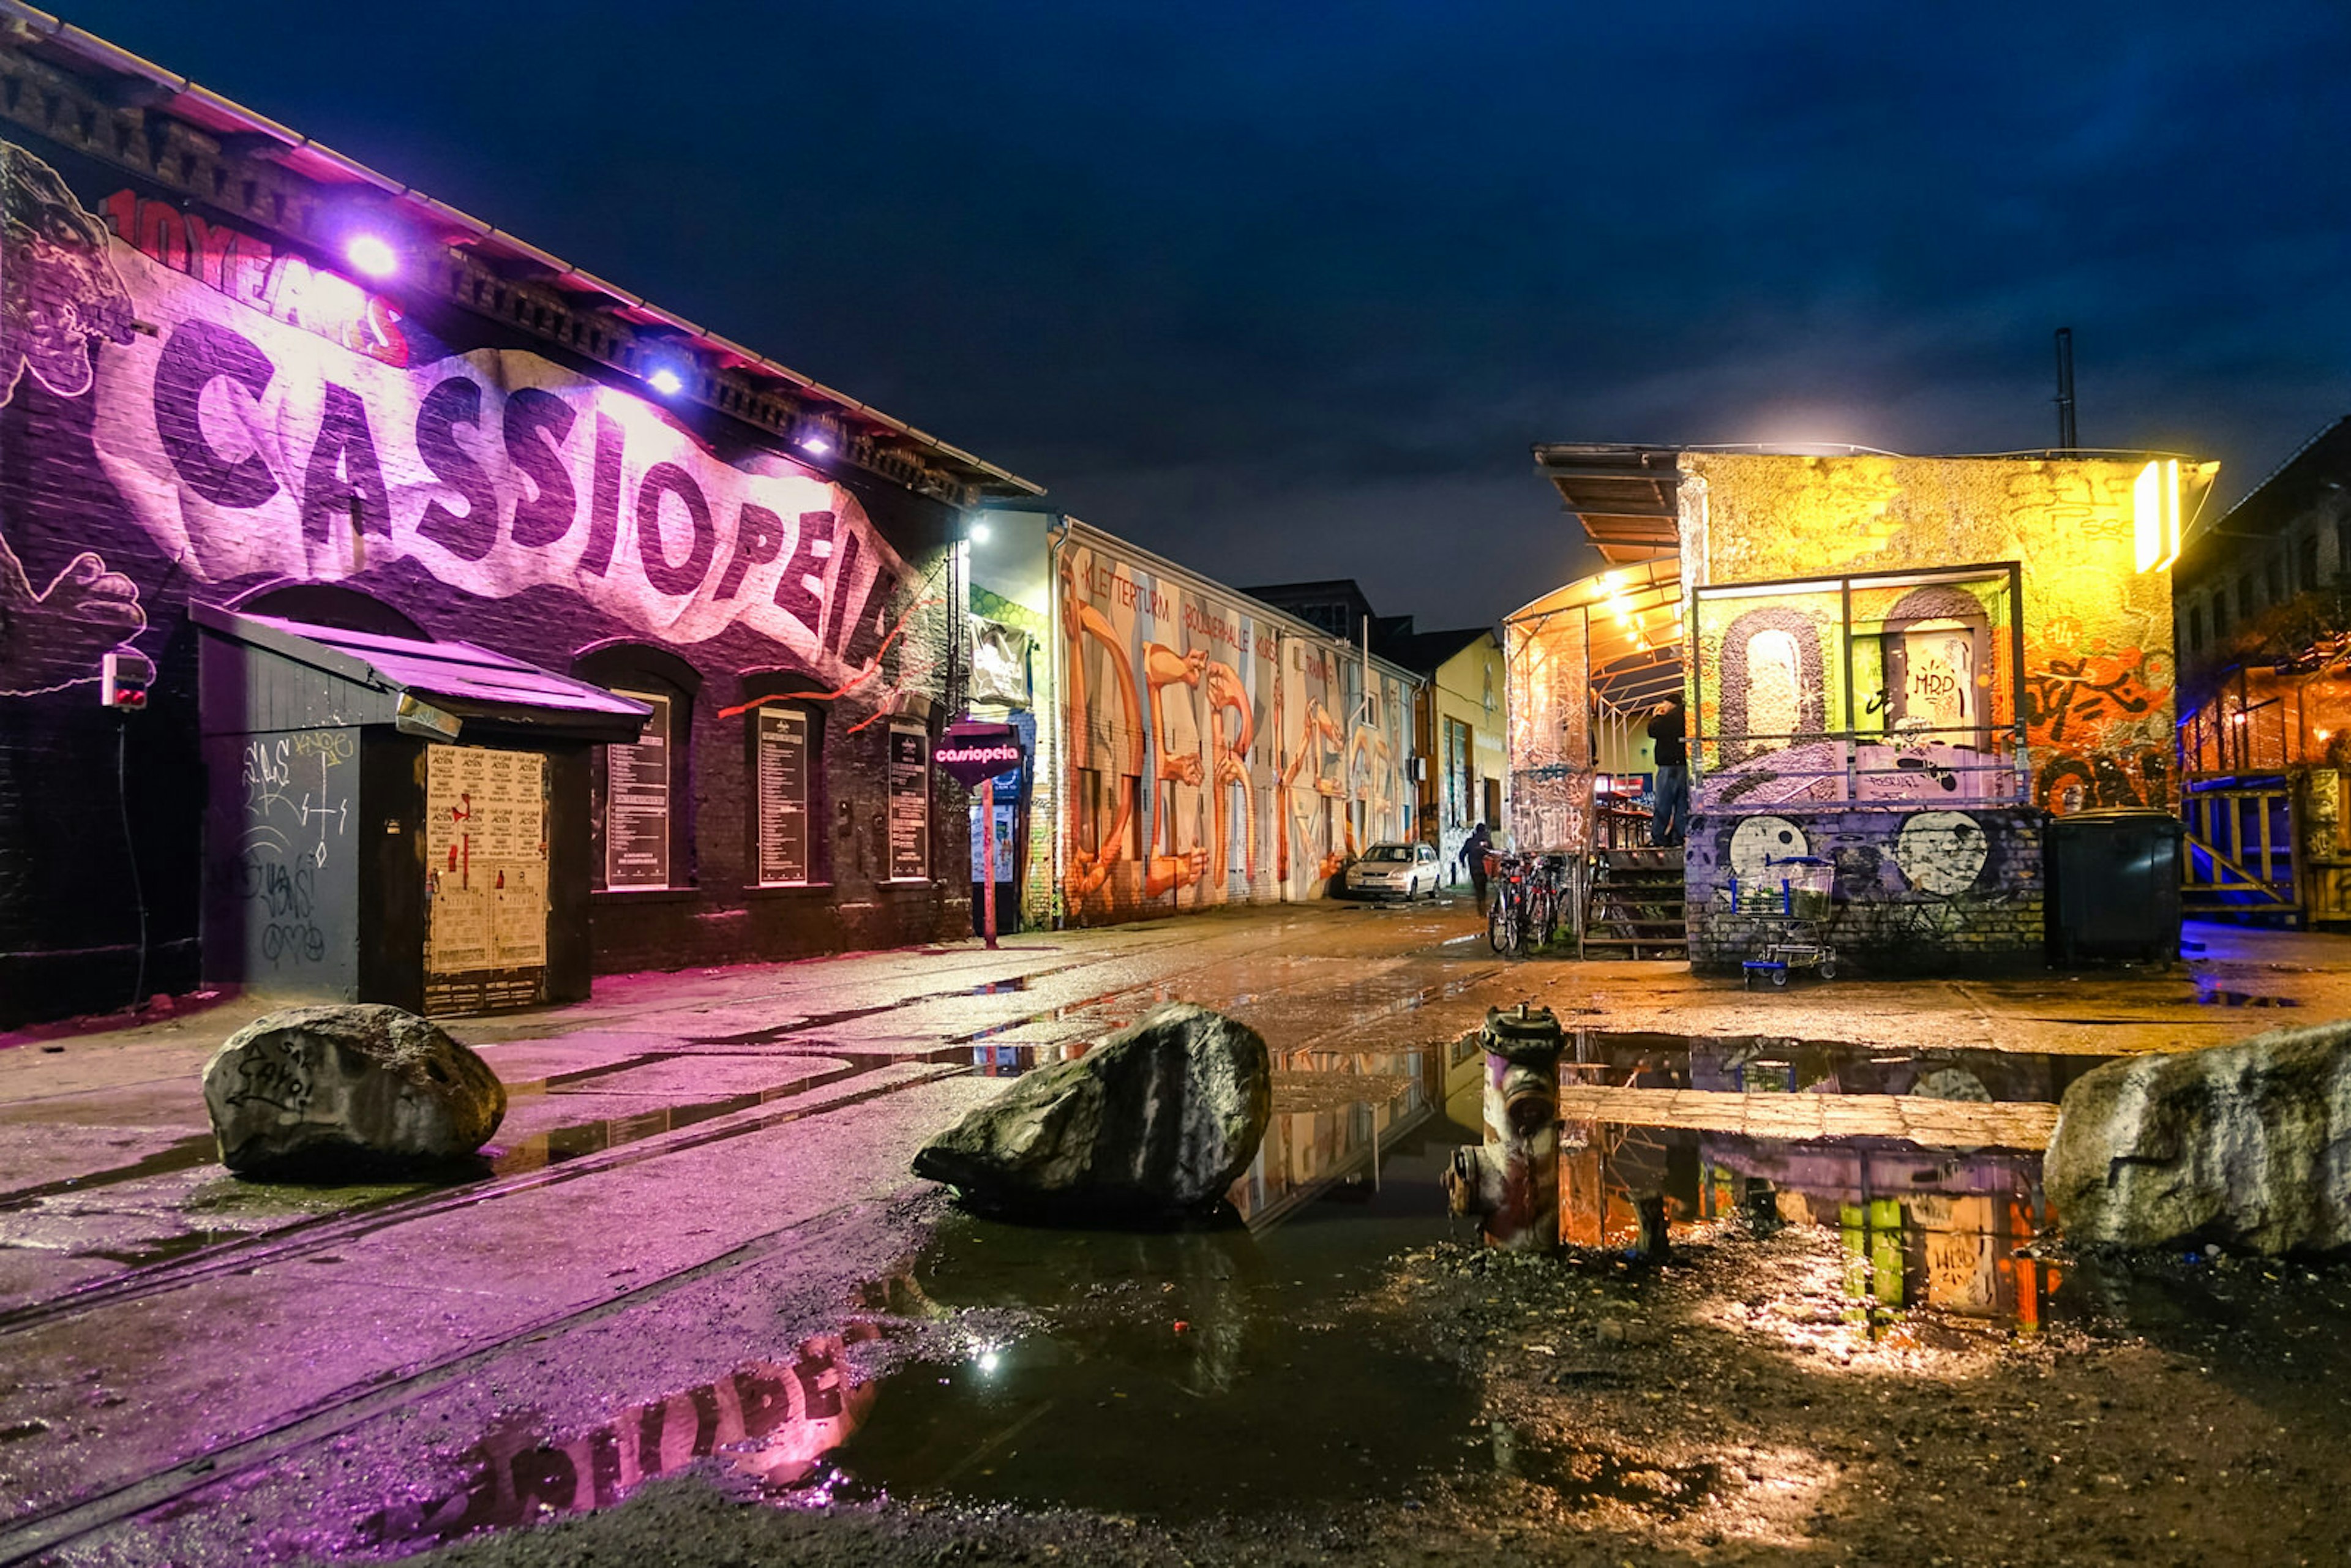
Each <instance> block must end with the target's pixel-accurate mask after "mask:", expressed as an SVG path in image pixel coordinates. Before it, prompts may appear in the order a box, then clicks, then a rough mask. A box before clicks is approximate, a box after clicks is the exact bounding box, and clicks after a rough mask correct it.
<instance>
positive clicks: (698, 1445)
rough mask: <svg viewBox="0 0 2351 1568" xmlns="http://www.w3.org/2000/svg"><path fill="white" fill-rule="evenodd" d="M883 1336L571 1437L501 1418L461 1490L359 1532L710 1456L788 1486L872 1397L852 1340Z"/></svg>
mask: <svg viewBox="0 0 2351 1568" xmlns="http://www.w3.org/2000/svg"><path fill="white" fill-rule="evenodd" d="M878 1334H879V1331H878V1330H875V1329H872V1328H868V1327H863V1326H857V1327H852V1328H851V1329H850V1330H849V1331H848V1335H849V1337H848V1338H844V1337H843V1336H841V1335H839V1334H826V1335H821V1336H820V1337H818V1338H815V1339H811V1340H809V1341H808V1342H806V1343H803V1344H802V1345H801V1346H800V1349H799V1354H798V1355H797V1356H795V1357H794V1358H793V1359H792V1360H790V1361H789V1362H775V1361H760V1362H753V1363H751V1364H749V1365H747V1366H745V1367H742V1368H739V1369H738V1370H737V1371H734V1372H730V1373H728V1374H727V1375H726V1376H724V1377H721V1378H719V1379H717V1380H716V1382H712V1383H705V1384H704V1385H701V1386H700V1387H698V1388H690V1389H687V1390H685V1391H684V1392H683V1393H679V1394H672V1395H668V1396H664V1397H663V1398H660V1399H655V1400H652V1401H649V1402H648V1403H646V1404H643V1405H635V1406H630V1407H629V1408H628V1409H626V1410H623V1411H622V1412H621V1413H620V1414H619V1415H617V1416H614V1417H613V1418H612V1419H611V1420H610V1421H607V1422H605V1423H604V1424H603V1425H602V1426H601V1427H596V1428H595V1429H593V1430H592V1431H588V1432H583V1433H580V1434H577V1435H575V1436H572V1437H563V1438H551V1437H549V1435H548V1434H546V1433H544V1432H542V1431H540V1430H538V1428H536V1427H533V1426H532V1425H530V1424H529V1423H528V1422H518V1423H516V1424H513V1425H510V1426H503V1427H497V1428H496V1429H494V1430H492V1431H491V1432H489V1433H488V1434H487V1435H486V1436H485V1437H483V1438H482V1440H481V1441H480V1442H478V1443H476V1444H475V1445H474V1447H473V1448H471V1449H469V1450H467V1452H466V1454H465V1457H464V1461H463V1462H464V1464H465V1467H466V1468H467V1469H468V1471H469V1476H468V1479H467V1480H466V1481H465V1485H464V1486H463V1487H462V1488H461V1489H460V1490H455V1491H451V1492H448V1493H445V1494H443V1495H441V1496H437V1497H429V1498H426V1499H423V1500H415V1501H406V1502H398V1503H394V1504H392V1505H391V1506H389V1507H386V1508H385V1509H383V1510H382V1511H380V1512H378V1513H376V1514H374V1515H373V1516H371V1517H370V1518H369V1519H367V1520H366V1521H363V1522H362V1523H361V1524H360V1531H359V1533H360V1542H362V1543H363V1544H365V1545H368V1546H371V1547H381V1546H410V1547H413V1546H419V1545H423V1544H425V1543H428V1542H447V1541H456V1540H459V1539H461V1538H463V1537H465V1536H468V1535H472V1534H475V1533H476V1532H477V1531H484V1530H491V1529H498V1528H507V1527H512V1526H516V1525H522V1524H535V1523H537V1522H538V1521H540V1520H542V1519H544V1518H546V1517H548V1516H549V1515H550V1514H558V1513H579V1512H585V1511H589V1510H590V1509H599V1508H607V1507H610V1506H611V1504H613V1503H616V1502H618V1501H620V1500H622V1498H624V1497H626V1496H627V1495H628V1494H629V1493H630V1492H631V1491H632V1490H635V1489H636V1487H637V1486H638V1485H639V1483H641V1482H643V1481H646V1480H650V1479H653V1477H655V1476H658V1475H664V1474H667V1473H668V1472H670V1471H673V1470H676V1469H682V1468H684V1466H686V1465H689V1464H692V1463H694V1462H695V1460H697V1459H706V1458H713V1457H716V1458H723V1459H724V1460H725V1461H726V1466H727V1468H728V1469H730V1470H732V1471H733V1472H734V1473H735V1474H737V1475H738V1476H742V1477H745V1478H747V1479H752V1480H755V1481H758V1482H760V1483H763V1484H765V1485H768V1486H773V1487H778V1488H786V1487H790V1486H792V1485H794V1484H795V1483H797V1482H799V1481H800V1480H802V1479H805V1478H806V1477H807V1476H808V1475H809V1473H810V1471H811V1470H812V1469H815V1467H816V1461H817V1459H818V1458H819V1457H820V1456H821V1455H823V1454H825V1453H826V1452H828V1451H830V1450H831V1449H833V1448H838V1447H840V1446H841V1444H842V1443H843V1442H846V1441H847V1440H848V1437H849V1435H850V1434H851V1433H852V1431H854V1430H855V1429H856V1427H857V1426H858V1423H859V1422H860V1421H861V1420H862V1419H863V1418H864V1416H865V1414H866V1412H867V1410H868V1409H869V1408H870V1407H871V1406H872V1402H873V1397H874V1391H873V1388H872V1385H868V1384H864V1383H862V1382H861V1381H859V1380H858V1379H857V1378H856V1376H855V1375H853V1374H852V1371H851V1370H850V1368H849V1366H848V1362H847V1356H848V1349H849V1343H850V1340H851V1339H858V1340H862V1339H872V1338H875V1337H878Z"/></svg>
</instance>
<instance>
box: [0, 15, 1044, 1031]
mask: <svg viewBox="0 0 2351 1568" xmlns="http://www.w3.org/2000/svg"><path fill="white" fill-rule="evenodd" d="M33 15H35V16H37V14H33ZM11 26H12V27H13V30H12V31H10V32H8V33H5V34H0V207H5V214H4V215H5V231H0V1023H5V1022H8V1021H11V1020H20V1019H28V1018H37V1017H47V1016H58V1015H63V1014H68V1013H72V1012H76V1011H82V1010H90V1009H106V1008H112V1007H119V1006H120V1005H122V1004H123V1003H125V1002H128V1001H130V1000H131V999H132V998H133V996H134V993H135V992H138V991H156V990H177V989H184V988H189V987H191V986H193V985H194V984H195V983H196V982H197V981H198V979H199V978H200V977H203V978H207V979H216V980H225V981H235V982H242V983H246V984H250V985H254V986H256V987H262V988H279V989H284V990H287V991H292V992H303V991H311V992H317V991H324V992H326V993H327V994H340V995H350V994H353V993H354V992H355V991H359V992H365V991H367V990H370V989H371V988H374V987H371V985H368V984H363V983H361V982H360V980H357V979H355V978H354V977H353V976H354V974H355V973H356V971H355V970H353V969H352V968H351V967H350V965H349V964H347V963H341V962H339V961H338V960H337V956H338V955H342V956H348V954H349V952H350V949H352V948H353V947H354V946H356V947H357V948H359V949H360V951H361V952H366V951H368V950H370V949H371V947H374V946H381V945H383V944H385V943H392V944H393V945H395V946H397V945H400V944H407V945H409V946H414V945H416V944H419V943H421V944H423V947H422V949H421V950H420V952H418V953H416V954H414V955H412V956H413V957H414V958H415V960H416V961H415V962H408V961H407V959H405V958H404V959H403V960H402V967H400V975H401V978H400V979H399V981H398V984H397V985H396V986H395V987H394V993H395V994H381V996H380V999H385V1000H393V1001H403V1002H407V1003H409V1004H410V1005H416V1003H417V1001H418V1000H419V999H421V998H423V996H425V995H428V994H429V995H431V996H434V997H435V998H438V999H439V1001H440V1002H441V1003H442V1004H444V1006H449V1007H464V1006H478V1005H485V1004H486V1003H495V1002H496V1001H498V1000H504V1001H507V1002H521V1001H528V1000H531V999H536V998H558V997H561V996H565V995H576V994H578V993H579V992H580V990H581V989H583V988H584V986H585V984H586V977H587V975H588V973H589V972H590V970H591V969H592V970H596V971H611V970H624V969H633V968H639V967H671V966H677V965H683V964H689V963H714V962H724V961H729V960H739V959H748V958H757V957H770V956H780V955H787V954H793V953H803V952H810V951H819V950H827V949H835V948H841V947H850V946H875V945H886V944H894V943H904V942H913V941H919V940H925V939H928V938H931V937H933V936H939V935H943V934H948V933H955V932H959V931H960V930H962V929H964V928H965V925H966V921H967V911H966V909H965V899H966V896H967V893H966V889H967V880H966V876H965V873H964V866H963V861H964V856H965V844H966V837H965V832H964V824H963V820H962V817H963V812H962V807H963V797H962V793H961V791H960V790H959V789H956V788H955V787H954V786H952V785H951V784H944V783H943V784H942V785H941V786H939V792H938V795H937V798H936V800H934V796H933V790H934V784H933V780H932V779H931V776H930V770H929V768H928V746H929V742H930V740H931V738H932V737H933V736H934V735H935V732H936V730H937V729H938V727H940V726H941V725H942V724H943V723H944V722H945V720H946V717H947V716H948V715H949V714H950V713H951V712H952V711H953V710H954V709H956V707H957V706H959V705H960V703H961V700H962V684H963V681H964V679H965V675H966V674H967V671H966V668H965V654H964V647H965V640H964V634H963V632H964V627H963V620H964V609H963V601H964V594H965V590H964V585H963V583H962V581H961V580H960V577H959V575H958V574H959V565H958V562H959V559H960V557H959V554H958V551H957V549H956V544H957V542H958V540H959V539H960V538H961V537H962V535H963V532H964V529H965V528H966V526H967V523H966V519H967V509H968V508H970V507H974V506H976V505H977V503H978V502H980V501H981V500H982V499H984V498H986V497H1011V496H1019V495H1033V494H1035V493H1037V487H1036V486H1032V485H1029V484H1028V483H1026V482H1025V481H1022V480H1019V479H1018V478H1016V477H1014V476H1011V475H1008V474H1007V473H1005V472H1004V471H1002V470H1001V469H998V468H996V467H993V466H991V465H988V464H986V463H983V462H981V461H979V460H978V459H977V458H975V457H973V456H971V455H968V454H967V453H963V452H960V451H958V450H956V448H954V447H951V446H948V445H946V444H944V443H942V442H939V441H937V440H935V439H934V438H932V437H930V436H928V435H925V434H923V433H921V432H919V431H916V430H913V429H910V428H909V427H907V426H905V425H904V424H901V423H897V422H895V421H893V420H892V419H890V418H888V417H887V416H886V415H883V414H881V413H877V412H876V411H874V410H872V409H870V408H867V407H865V406H864V405H862V404H860V403H857V402H853V401H852V400H850V399H849V398H847V397H845V396H843V395H841V394H840V393H838V392H831V391H829V390H827V389H825V388H823V387H821V386H819V385H817V384H815V383H813V382H810V380H809V379H808V378H807V377H805V376H802V375H799V374H798V373H797V372H795V371H790V370H788V369H786V368H785V367H783V366H781V365H778V364H777V363H775V362H773V361H769V360H768V359H766V358H764V357H762V356H761V355H759V354H758V353H756V352H754V351H753V350H749V349H747V348H744V347H742V346H740V345H738V344H735V343H732V342H729V341H727V340H725V339H723V338H720V337H717V336H716V335H715V334H713V333H711V332H709V331H707V330H705V329H701V328H699V327H695V326H694V325H692V324H690V323H687V322H684V321H682V320H679V319H676V318H675V317H674V316H672V315H670V314H668V313H666V312H664V311H663V310H662V309H660V308H658V307H656V306H653V305H651V304H649V303H647V302H646V301H644V300H643V299H642V298H639V297H637V296H635V295H633V294H632V293H630V292H628V291H627V290H625V289H622V288H621V287H617V286H615V285H612V284H610V283H607V282H604V281H603V280H601V279H600V278H598V277H594V276H592V275H590V274H589V273H587V272H585V271H583V270H581V269H580V268H578V267H573V266H571V265H569V263H566V262H564V261H562V260H560V259H559V258H557V257H554V256H549V255H547V254H546V253H544V252H542V251H539V250H538V249H536V248H535V247H533V246H530V245H528V244H527V243H526V242H524V241H522V240H519V239H517V238H515V237H514V236H512V235H507V234H504V233H502V232H500V231H498V230H496V229H495V228H492V227H491V226H490V225H486V224H484V223H481V222H479V221H478V220H475V219H474V218H470V217H467V216H465V214H461V213H458V212H456V211H455V210H453V209H451V208H449V207H447V206H446V205H444V204H440V203H437V202H434V201H433V200H432V199H430V198H429V197H427V196H424V195H423V194H422V193H418V192H415V191H413V190H411V189H408V188H407V187H405V186H403V185H402V184H401V183H398V182H397V181H396V180H393V179H390V178H387V177H385V176H383V175H380V174H377V173H375V172H371V171H369V170H367V169H363V168H361V167H360V166H358V165H357V164H355V163H353V162H350V161H349V160H347V159H344V158H341V157H340V156H338V155H337V154H335V153H333V152H329V151H328V150H326V149H324V148H322V147H320V146H319V145H318V144H317V143H315V142H312V141H307V140H305V139H303V138H301V137H299V136H298V135H297V134H296V133H294V132H291V131H287V130H286V129H284V128H283V127H280V126H278V125H277V124H275V123H274V122H272V121H270V120H266V119H265V118H263V117H261V116H259V115H256V114H254V113H252V112H250V111H248V110H243V109H241V108H238V107H237V106H235V105H234V104H231V103H228V102H227V101H225V100H224V99H221V98H219V97H218V96H217V95H214V94H213V93H210V92H208V91H206V90H205V89H201V88H198V87H196V86H194V85H193V84H191V83H189V82H187V81H185V80H184V79H183V78H177V77H174V76H172V75H171V74H170V73H168V72H166V71H163V70H162V69H159V68H155V67H153V66H151V65H149V64H147V63H146V62H144V61H142V60H140V59H137V58H136V57H131V56H130V55H127V54H124V53H122V52H120V51H119V50H116V49H114V48H112V47H110V46H108V45H106V44H104V43H102V42H101V41H99V40H97V39H94V38H91V37H89V36H88V35H86V34H82V33H79V32H77V31H75V30H73V29H69V28H64V27H61V26H58V25H57V24H55V23H53V22H49V21H47V19H45V18H44V19H38V20H34V21H28V22H20V23H16V24H12V25H11ZM200 621H201V622H202V624H201V625H200V624H199V623H198V622H200ZM151 675H152V690H151V692H150V695H149V698H148V703H147V706H146V707H145V709H144V711H137V712H127V711H123V710H120V709H117V708H110V707H108V706H102V705H101V695H102V693H105V692H111V691H114V690H118V689H123V688H128V687H135V686H137V685H140V684H141V683H142V682H143V681H145V680H146V679H147V678H148V677H150V676H151ZM108 677H111V684H109V681H108ZM208 802H209V810H208V809H207V807H208ZM354 867H360V868H366V869H364V870H360V871H353V870H351V869H350V868H354ZM352 876H357V878H358V881H356V882H353V881H351V880H349V879H350V877H352ZM338 878H342V879H344V880H341V881H338V880H337V879H338ZM371 879H372V880H371ZM330 909H331V910H334V911H340V912H342V913H341V914H340V915H330V914H329V910H330ZM386 910H389V911H392V913H391V914H385V913H383V911H386ZM387 921H389V922H391V924H385V922H387ZM371 922H373V924H371ZM402 922H405V924H402ZM567 933H568V934H569V935H568V936H567ZM581 933H584V934H585V936H584V940H580V934H581ZM566 941H570V942H571V944H572V946H571V947H569V948H565V947H564V944H565V943H566ZM558 949H562V951H558ZM322 953H323V954H325V955H326V956H324V957H321V956H320V955H321V954H322ZM566 953H569V956H565V954H566ZM435 965H437V966H439V968H437V969H435V968H434V966H435ZM453 965H454V966H457V968H456V969H455V970H453V969H452V966H453ZM428 973H430V974H439V975H441V976H442V977H443V980H444V982H445V981H447V980H448V978H449V976H450V975H451V974H453V973H455V974H457V975H458V976H459V978H460V979H461V980H462V978H463V977H464V976H465V975H490V974H496V975H498V976H500V977H501V978H500V980H499V982H498V984H497V985H496V986H485V985H481V984H471V983H470V982H468V983H463V984H456V985H454V986H452V985H450V984H446V983H444V984H443V985H441V986H440V987H439V988H437V989H434V988H432V986H431V985H430V983H429V982H420V981H419V979H418V978H417V977H420V976H424V975H427V974H428ZM420 983H423V984H424V985H425V989H424V990H422V991H420V990H419V989H418V986H419V984H420ZM375 989H379V990H380V988H375Z"/></svg>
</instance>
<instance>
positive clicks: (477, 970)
mask: <svg viewBox="0 0 2351 1568" xmlns="http://www.w3.org/2000/svg"><path fill="white" fill-rule="evenodd" d="M424 821H425V830H424V831H425V839H424V898H425V919H424V1010H425V1012H426V1013H427V1014H445V1013H475V1012H490V1011H495V1010H496V1009H502V1008H523V1007H530V1006H533V1005H534V1004H536V1003H538V1002H541V1001H544V1000H545V999H546V998H547V915H548V899H547V758H545V757H543V756H541V755H540V754H539V753H538V752H535V751H501V750H497V749H496V748H494V747H484V746H432V747H426V748H425V772H424Z"/></svg>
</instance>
